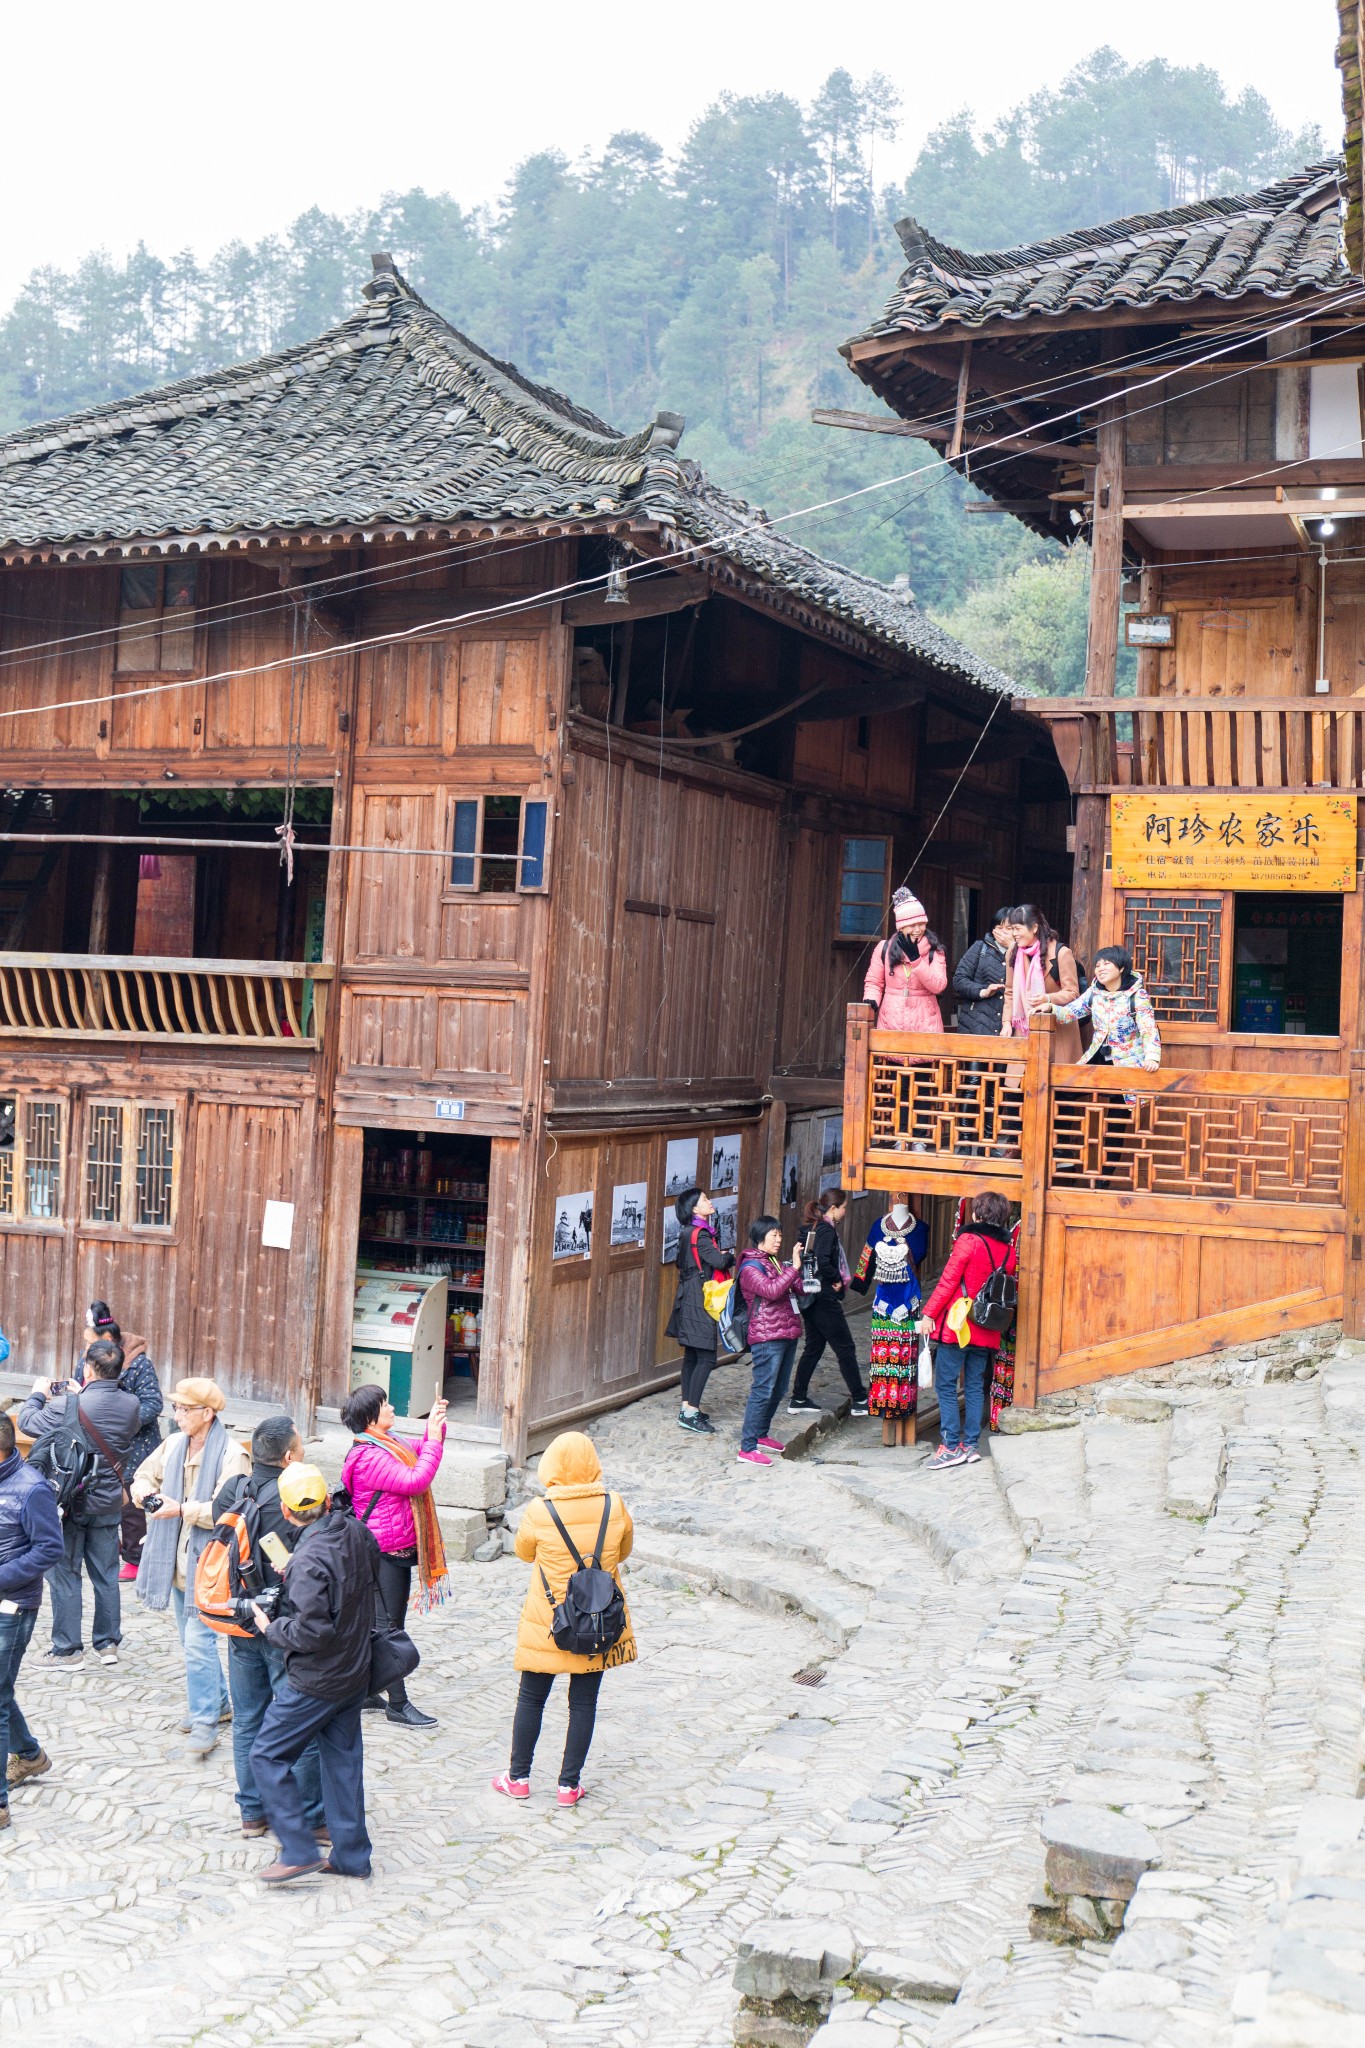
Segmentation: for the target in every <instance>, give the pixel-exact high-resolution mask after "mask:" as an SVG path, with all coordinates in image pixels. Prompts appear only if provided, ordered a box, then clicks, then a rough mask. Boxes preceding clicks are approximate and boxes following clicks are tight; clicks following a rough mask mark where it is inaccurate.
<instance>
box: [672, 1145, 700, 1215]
mask: <svg viewBox="0 0 1365 2048" xmlns="http://www.w3.org/2000/svg"><path fill="white" fill-rule="evenodd" d="M698 1185H699V1183H698V1180H697V1141H696V1139H695V1138H670V1139H669V1141H668V1150H667V1152H666V1153H665V1154H664V1199H665V1201H668V1202H671V1201H672V1200H673V1198H674V1196H675V1195H680V1194H681V1193H682V1192H683V1189H684V1188H694V1187H697V1186H698Z"/></svg>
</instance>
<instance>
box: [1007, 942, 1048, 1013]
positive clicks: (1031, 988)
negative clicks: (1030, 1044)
mask: <svg viewBox="0 0 1365 2048" xmlns="http://www.w3.org/2000/svg"><path fill="white" fill-rule="evenodd" d="M1042 952H1043V949H1042V944H1041V942H1040V941H1039V940H1037V939H1035V940H1034V942H1033V944H1032V945H1031V946H1017V947H1016V948H1015V953H1014V974H1013V976H1012V978H1011V988H1010V1030H1011V1032H1012V1033H1013V1035H1014V1037H1015V1038H1027V1037H1028V1027H1029V1005H1030V1003H1033V1002H1036V1001H1037V999H1038V997H1039V996H1043V995H1046V994H1047V984H1046V977H1045V975H1044V972H1043V959H1042Z"/></svg>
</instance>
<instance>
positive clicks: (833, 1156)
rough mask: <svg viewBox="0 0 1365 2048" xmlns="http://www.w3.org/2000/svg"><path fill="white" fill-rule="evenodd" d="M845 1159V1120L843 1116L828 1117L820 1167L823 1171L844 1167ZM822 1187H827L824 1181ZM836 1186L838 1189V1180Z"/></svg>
mask: <svg viewBox="0 0 1365 2048" xmlns="http://www.w3.org/2000/svg"><path fill="white" fill-rule="evenodd" d="M843 1158H844V1120H843V1118H842V1117H841V1116H827V1117H826V1118H825V1135H824V1142H823V1144H822V1145H821V1147H820V1165H821V1168H822V1170H823V1168H825V1167H827V1166H842V1164H843ZM820 1185H821V1187H822V1188H823V1186H824V1185H825V1183H824V1181H823V1180H822V1181H821V1183H820ZM834 1185H835V1187H838V1185H839V1183H838V1181H837V1180H836V1181H835V1183H834Z"/></svg>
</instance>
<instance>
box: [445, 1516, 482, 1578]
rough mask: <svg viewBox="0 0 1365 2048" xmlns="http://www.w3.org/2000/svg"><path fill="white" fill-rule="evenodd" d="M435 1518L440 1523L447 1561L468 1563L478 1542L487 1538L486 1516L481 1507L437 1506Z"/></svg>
mask: <svg viewBox="0 0 1365 2048" xmlns="http://www.w3.org/2000/svg"><path fill="white" fill-rule="evenodd" d="M436 1519H437V1521H438V1522H439V1523H440V1525H441V1540H442V1542H443V1543H444V1544H445V1547H446V1559H447V1561H448V1562H449V1563H450V1564H468V1562H469V1560H470V1558H471V1557H473V1555H474V1552H475V1550H476V1549H477V1548H478V1546H479V1544H481V1543H482V1542H484V1541H485V1539H486V1538H487V1535H488V1517H487V1516H486V1515H485V1514H484V1513H483V1511H482V1509H481V1508H443V1507H438V1508H437V1510H436Z"/></svg>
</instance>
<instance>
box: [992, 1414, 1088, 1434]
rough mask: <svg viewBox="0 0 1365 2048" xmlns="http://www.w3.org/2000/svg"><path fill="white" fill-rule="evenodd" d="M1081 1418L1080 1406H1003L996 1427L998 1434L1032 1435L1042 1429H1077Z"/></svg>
mask: <svg viewBox="0 0 1365 2048" xmlns="http://www.w3.org/2000/svg"><path fill="white" fill-rule="evenodd" d="M1080 1419H1081V1411H1080V1409H1079V1408H1061V1409H1058V1408H1002V1409H1001V1411H1000V1420H999V1421H998V1422H997V1423H996V1425H995V1429H996V1434H997V1436H1032V1435H1033V1434H1034V1432H1035V1431H1036V1430H1040V1429H1075V1428H1076V1427H1077V1425H1078V1424H1079V1422H1080Z"/></svg>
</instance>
